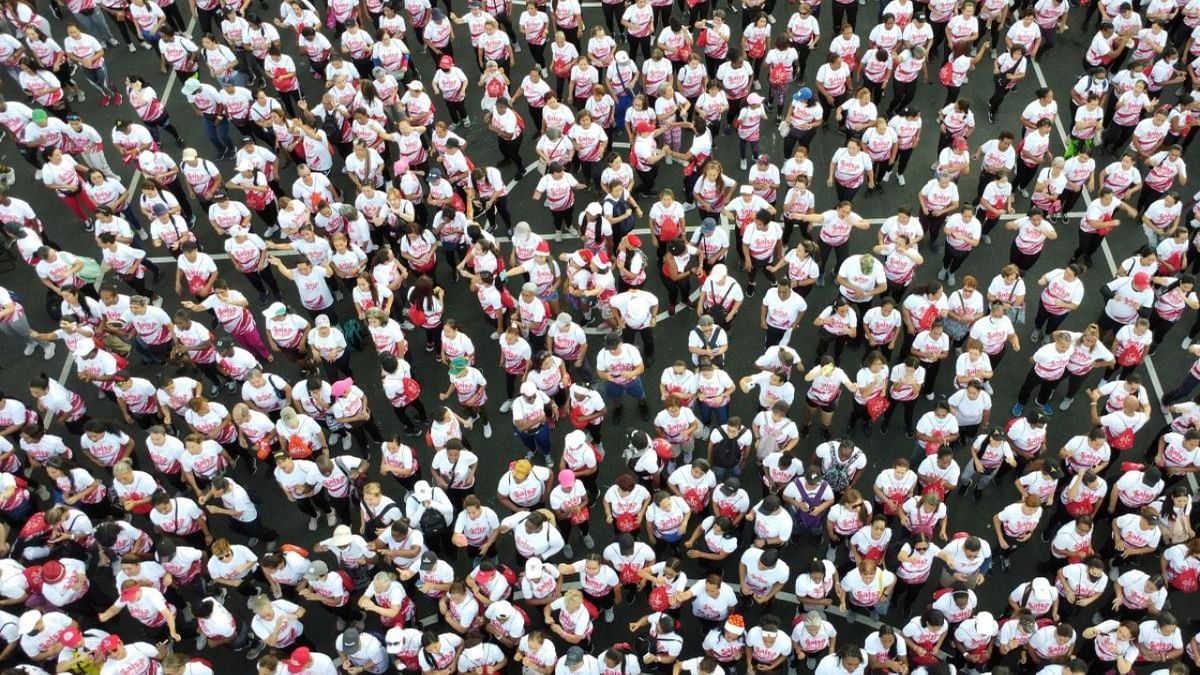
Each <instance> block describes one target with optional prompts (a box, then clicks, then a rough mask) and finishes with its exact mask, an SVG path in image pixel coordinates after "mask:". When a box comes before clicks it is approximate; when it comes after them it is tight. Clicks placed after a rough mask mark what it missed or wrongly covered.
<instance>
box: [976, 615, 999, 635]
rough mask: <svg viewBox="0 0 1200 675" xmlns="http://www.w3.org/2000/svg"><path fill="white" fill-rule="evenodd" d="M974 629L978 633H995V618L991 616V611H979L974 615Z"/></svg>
mask: <svg viewBox="0 0 1200 675" xmlns="http://www.w3.org/2000/svg"><path fill="white" fill-rule="evenodd" d="M975 630H976V632H978V633H979V634H980V635H995V634H996V630H997V626H996V620H995V619H994V618H992V613H991V612H980V613H978V614H976V615H975Z"/></svg>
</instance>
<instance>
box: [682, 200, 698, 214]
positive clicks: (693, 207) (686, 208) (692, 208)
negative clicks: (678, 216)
mask: <svg viewBox="0 0 1200 675" xmlns="http://www.w3.org/2000/svg"><path fill="white" fill-rule="evenodd" d="M695 210H696V205H695V204H692V203H691V202H684V204H683V212H684V213H687V212H688V211H695Z"/></svg>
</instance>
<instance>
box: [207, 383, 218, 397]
mask: <svg viewBox="0 0 1200 675" xmlns="http://www.w3.org/2000/svg"><path fill="white" fill-rule="evenodd" d="M220 395H221V388H220V387H218V386H217V385H215V384H213V385H209V387H208V397H209V398H216V397H218V396H220Z"/></svg>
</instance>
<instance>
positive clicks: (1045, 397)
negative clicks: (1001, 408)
mask: <svg viewBox="0 0 1200 675" xmlns="http://www.w3.org/2000/svg"><path fill="white" fill-rule="evenodd" d="M1061 381H1062V378H1059V379H1057V380H1047V379H1044V378H1043V377H1042V376H1041V375H1038V374H1037V371H1035V370H1034V369H1033V368H1030V369H1029V373H1028V374H1027V375H1025V382H1023V383H1022V384H1021V390H1020V391H1019V392H1017V402H1018V403H1020V404H1021V405H1025V402H1026V401H1028V400H1029V396H1030V394H1032V393H1033V390H1034V389H1037V390H1038V395H1037V398H1036V399H1034V400H1035V401H1036V402H1037V404H1038V405H1046V404H1047V403H1049V402H1050V397H1051V396H1053V395H1054V388H1055V387H1057V386H1058V383H1059V382H1061Z"/></svg>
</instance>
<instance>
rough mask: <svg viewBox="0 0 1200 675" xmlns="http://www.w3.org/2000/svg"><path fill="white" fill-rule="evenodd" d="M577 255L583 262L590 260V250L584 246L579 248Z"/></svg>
mask: <svg viewBox="0 0 1200 675" xmlns="http://www.w3.org/2000/svg"><path fill="white" fill-rule="evenodd" d="M578 253H579V257H580V258H583V260H584V262H589V263H590V262H592V252H591V251H589V250H588V249H586V248H581V249H579V251H578Z"/></svg>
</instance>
